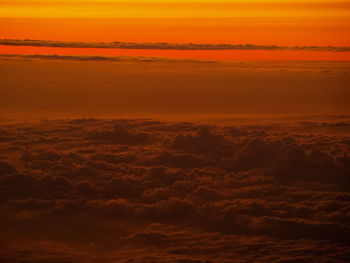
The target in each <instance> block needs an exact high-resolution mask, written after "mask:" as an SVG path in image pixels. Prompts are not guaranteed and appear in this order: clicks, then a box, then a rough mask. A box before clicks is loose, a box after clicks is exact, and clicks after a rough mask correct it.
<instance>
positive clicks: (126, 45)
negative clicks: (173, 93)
mask: <svg viewBox="0 0 350 263" xmlns="http://www.w3.org/2000/svg"><path fill="white" fill-rule="evenodd" d="M0 45H8V46H34V47H69V48H118V49H159V50H295V51H336V52H348V51H350V47H347V46H344V47H338V46H337V47H336V46H326V47H324V46H293V47H288V46H275V45H271V46H266V45H252V44H243V45H232V44H193V43H186V44H172V43H135V42H118V41H116V42H108V43H107V42H69V41H53V40H32V39H24V40H19V39H0Z"/></svg>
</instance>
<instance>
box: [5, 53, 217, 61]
mask: <svg viewBox="0 0 350 263" xmlns="http://www.w3.org/2000/svg"><path fill="white" fill-rule="evenodd" d="M0 58H2V59H19V60H64V61H70V60H72V61H91V62H103V61H111V62H135V63H153V62H157V63H167V62H171V63H177V62H178V63H216V61H214V60H203V59H183V58H165V57H164V58H162V57H142V56H135V57H131V56H88V55H86V56H79V55H74V56H69V55H40V54H35V55H20V54H0Z"/></svg>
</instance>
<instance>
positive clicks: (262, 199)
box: [0, 116, 350, 263]
mask: <svg viewBox="0 0 350 263" xmlns="http://www.w3.org/2000/svg"><path fill="white" fill-rule="evenodd" d="M293 121H294V124H293V125H292V126H290V125H291V122H289V124H288V125H289V126H288V129H287V130H288V131H286V127H283V126H278V125H275V126H273V125H272V126H271V125H269V126H267V125H264V126H261V125H257V124H256V123H255V124H254V125H252V124H246V125H241V126H214V125H199V124H193V123H182V122H172V123H170V122H161V121H153V120H143V119H137V120H135V119H121V120H100V119H76V120H55V121H41V122H30V123H18V124H9V125H6V124H3V125H2V127H0V130H1V133H0V142H1V144H0V157H1V161H0V206H1V209H0V218H1V219H0V223H1V224H0V231H1V233H2V235H1V237H0V261H1V262H33V263H34V262H203V263H204V262H279V263H281V262H284V263H287V262H298V263H299V262H324V263H326V262H349V260H350V253H349V251H350V239H349V236H350V224H349V222H350V183H349V182H350V177H349V176H350V162H349V160H350V143H349V142H350V138H349V132H350V130H349V125H344V124H347V123H349V118H348V117H346V116H341V117H339V118H338V117H335V116H332V118H328V119H327V120H326V121H325V120H323V119H322V118H319V119H316V120H315V118H314V119H313V120H305V118H303V119H302V121H301V120H300V119H297V118H296V119H295V120H293ZM310 123H311V124H310ZM323 123H327V125H326V124H323ZM338 123H342V125H338ZM310 125H312V129H310ZM292 131H294V132H292Z"/></svg>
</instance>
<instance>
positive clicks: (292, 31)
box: [0, 0, 350, 46]
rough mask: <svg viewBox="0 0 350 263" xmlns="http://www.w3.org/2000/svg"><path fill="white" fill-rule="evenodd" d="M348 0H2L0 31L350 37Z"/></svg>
mask: <svg viewBox="0 0 350 263" xmlns="http://www.w3.org/2000/svg"><path fill="white" fill-rule="evenodd" d="M349 29H350V1H349V0H345V1H344V0H343V1H337V0H328V1H327V0H323V1H317V0H304V1H302V0H294V1H291V0H289V1H287V0H269V1H266V0H260V1H259V0H248V1H243V0H232V1H229V0H221V1H205V0H188V1H185V0H182V1H171V0H168V1H154V0H153V1H149V0H133V1H126V0H119V1H118V0H103V1H97V0H89V1H83V0H72V1H69V0H51V1H48V0H46V1H40V0H39V1H31V0H11V1H10V0H0V38H16V39H23V38H30V39H46V40H48V39H50V40H72V41H135V42H173V43H183V42H196V43H235V44H242V43H252V44H276V45H335V46H344V45H345V46H346V45H349V44H350V37H349V36H348V35H349V34H348V32H349Z"/></svg>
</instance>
